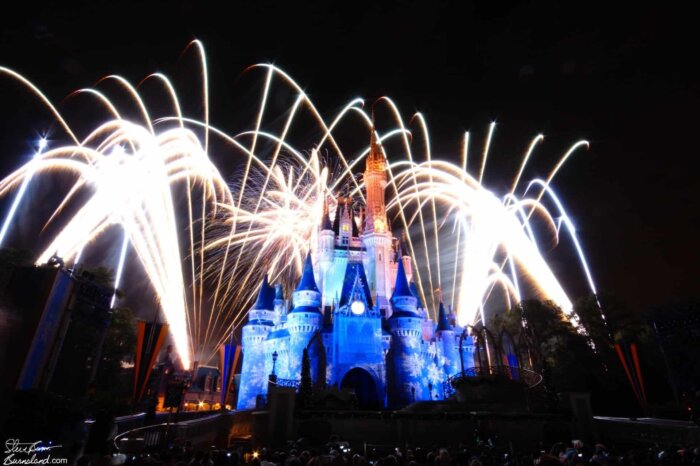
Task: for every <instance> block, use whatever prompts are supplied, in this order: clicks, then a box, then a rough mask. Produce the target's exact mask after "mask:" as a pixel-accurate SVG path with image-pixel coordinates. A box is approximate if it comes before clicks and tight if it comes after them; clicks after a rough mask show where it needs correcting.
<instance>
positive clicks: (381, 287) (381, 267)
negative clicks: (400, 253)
mask: <svg viewBox="0 0 700 466" xmlns="http://www.w3.org/2000/svg"><path fill="white" fill-rule="evenodd" d="M364 183H365V191H366V193H367V196H366V201H367V210H366V212H365V225H364V233H363V235H362V242H363V243H364V246H365V248H366V250H367V257H366V264H365V265H366V267H365V268H366V270H367V273H368V275H369V276H368V277H367V278H368V280H369V285H370V289H372V290H373V293H374V295H373V296H372V297H373V299H374V302H375V304H376V305H377V307H378V308H379V309H384V310H385V311H387V312H388V311H389V301H388V297H389V295H390V293H391V280H390V274H389V271H390V264H391V261H392V260H393V258H392V248H391V231H390V228H389V223H388V222H387V216H386V205H385V203H384V190H385V189H386V184H387V180H386V160H385V158H384V152H383V151H382V147H381V145H380V144H379V143H378V142H377V139H376V134H375V131H374V126H372V130H371V135H370V150H369V155H368V156H367V162H366V165H365V172H364Z"/></svg>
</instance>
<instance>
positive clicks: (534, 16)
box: [0, 1, 700, 308]
mask: <svg viewBox="0 0 700 466" xmlns="http://www.w3.org/2000/svg"><path fill="white" fill-rule="evenodd" d="M62 3H63V2H62ZM223 3H225V2H210V3H209V2H182V1H173V2H150V3H148V4H142V3H141V2H135V1H120V2H115V1H85V2H78V3H75V4H73V6H66V5H63V4H62V5H61V6H59V5H58V2H56V4H55V5H51V6H43V5H42V4H40V3H36V2H24V3H21V4H20V5H19V7H20V9H23V11H21V12H19V13H17V14H10V13H8V12H7V11H4V12H3V15H2V17H1V18H0V25H1V28H2V29H1V30H0V64H3V65H6V66H9V67H11V68H13V69H16V70H18V71H20V72H22V73H23V74H25V75H26V76H27V77H29V78H30V79H32V80H33V81H34V82H35V83H36V84H37V85H38V86H39V87H40V88H41V89H43V90H44V91H45V92H46V93H47V94H49V96H50V97H51V98H53V99H55V100H60V99H61V98H62V97H64V96H65V95H66V94H67V93H69V92H70V91H72V90H74V89H77V88H79V87H83V86H90V85H92V84H93V83H94V82H95V81H96V80H97V79H98V78H100V77H101V76H103V75H105V74H110V73H119V74H123V75H125V76H127V77H129V78H130V79H132V80H133V81H138V80H139V79H140V78H142V77H143V76H145V75H146V74H147V73H149V72H152V71H154V70H163V71H166V72H170V71H174V70H177V68H176V67H175V64H176V62H177V61H178V56H179V54H180V52H181V51H182V50H183V49H184V47H185V46H186V44H187V43H188V42H189V41H190V40H191V39H192V38H195V37H196V38H199V39H201V40H202V41H203V42H204V44H205V46H206V49H207V52H208V57H209V65H210V66H209V69H210V75H211V94H212V96H215V97H213V99H212V100H213V103H212V105H213V110H212V115H213V116H212V121H213V123H214V124H216V125H218V126H220V127H222V128H225V129H239V128H236V122H235V121H234V118H233V117H232V116H231V115H232V113H235V111H234V109H236V103H237V102H236V95H235V92H234V91H233V89H235V87H236V86H240V85H241V82H240V79H241V78H240V74H241V72H242V71H243V69H244V68H245V67H246V66H248V65H250V64H253V63H258V62H274V63H275V64H277V65H279V66H281V67H282V68H284V69H285V70H287V71H288V72H289V73H290V74H291V75H292V76H294V77H295V79H296V80H297V82H299V83H301V85H302V86H304V88H305V89H306V90H307V91H308V92H309V93H310V95H311V96H312V98H313V99H314V101H315V102H316V103H317V104H318V105H319V106H320V108H321V110H322V112H323V113H324V114H325V115H331V114H332V113H333V112H334V111H336V110H337V109H338V108H339V107H340V106H342V105H344V104H345V103H346V102H347V101H348V100H349V99H351V98H353V97H355V96H357V95H361V96H364V97H367V98H370V99H373V98H376V97H377V96H380V95H383V94H387V95H390V96H392V97H393V98H394V99H395V100H396V101H397V102H398V104H399V105H400V107H401V108H402V110H403V111H404V113H406V114H408V113H410V112H412V111H414V110H419V111H421V112H423V113H424V114H425V116H426V117H427V119H428V122H429V125H430V128H431V133H432V140H433V145H434V152H435V154H436V156H437V157H441V156H444V157H448V158H450V157H451V158H454V156H453V155H451V154H455V153H458V150H459V146H460V143H461V138H462V134H463V132H464V131H465V130H471V131H473V133H474V136H475V137H476V138H477V140H478V141H479V143H478V145H475V146H473V149H474V153H476V149H480V147H481V141H482V138H483V137H484V135H485V132H486V129H487V127H488V124H489V122H490V121H492V120H494V119H495V120H496V121H497V122H498V126H497V130H496V137H495V138H494V143H493V146H492V151H491V155H490V158H491V160H492V162H491V164H490V165H489V169H488V170H487V173H486V178H485V179H486V184H487V185H488V186H490V187H493V188H494V189H496V190H497V191H498V190H501V189H503V188H504V187H505V186H506V183H508V182H509V181H510V180H511V178H512V175H513V174H514V173H515V170H516V169H517V164H518V162H519V160H520V157H521V156H522V154H523V152H524V150H525V149H526V147H527V144H528V143H529V141H530V139H531V138H532V137H533V136H534V135H536V134H537V133H539V132H543V133H544V134H545V138H546V139H545V143H544V144H543V145H542V146H541V149H540V151H538V156H537V157H538V159H537V160H536V161H535V162H534V163H533V165H532V169H531V171H530V172H528V173H527V175H528V177H534V176H544V175H545V173H546V168H547V167H550V166H551V165H552V163H553V161H554V160H555V158H556V156H557V155H560V154H562V153H563V152H564V151H565V150H566V149H567V147H568V146H569V145H570V144H572V143H573V142H575V141H576V140H578V139H580V138H585V139H588V140H590V141H591V149H590V150H589V151H587V152H585V151H584V152H581V153H579V154H577V155H576V157H574V158H573V159H572V160H571V161H570V162H569V163H568V165H567V166H566V168H565V169H564V170H562V172H561V174H560V176H559V178H558V179H557V181H556V183H555V185H556V186H557V188H558V191H559V194H560V195H561V196H562V197H563V199H564V200H565V201H566V203H567V205H568V207H569V211H570V214H571V216H572V217H573V219H574V222H575V223H576V225H577V226H578V228H579V231H580V237H581V241H582V243H583V245H584V247H585V249H586V250H587V251H588V254H589V256H590V262H591V266H592V269H593V273H594V275H595V277H596V279H597V281H598V283H599V287H600V288H601V289H605V290H608V291H611V292H613V293H615V294H617V295H618V296H620V297H621V298H622V299H623V300H624V301H626V302H627V303H628V304H629V305H631V306H635V307H639V308H645V307H647V306H648V305H651V304H659V303H664V302H666V301H668V300H670V299H672V298H678V297H688V296H695V297H697V296H698V294H699V293H698V290H697V284H698V281H699V279H700V272H699V271H698V263H699V261H700V253H699V250H700V249H699V248H698V243H697V241H698V238H699V237H700V218H698V204H697V199H698V196H699V195H700V183H698V182H697V181H696V179H697V174H696V171H695V170H694V168H695V166H696V165H697V164H696V160H697V156H698V144H697V138H696V135H697V133H698V127H699V125H698V123H700V120H699V119H698V117H697V112H698V109H699V108H700V84H699V82H700V80H698V74H697V73H696V70H695V68H696V66H695V63H694V62H695V61H696V60H697V51H698V50H699V48H698V45H699V44H698V42H699V41H698V39H697V34H696V33H695V32H694V30H695V28H696V25H695V23H694V16H693V15H692V14H691V13H690V12H689V11H683V10H681V9H680V8H677V9H673V8H671V7H667V6H659V5H655V6H643V5H640V4H639V3H629V4H626V5H621V4H617V2H600V3H597V2H559V1H544V2H521V3H518V4H515V5H514V6H505V3H506V2H495V3H498V5H492V3H494V2H479V5H477V4H475V3H472V2H465V1H455V2H446V1H430V2H427V1H426V2H411V1H403V2H366V3H365V2H355V1H353V2H328V1H312V2H303V3H301V2H285V1H280V2H269V1H255V2H245V3H244V2H235V3H236V6H235V7H230V8H226V9H222V7H221V4H223ZM228 3H234V2H228ZM501 3H503V4H501ZM180 72H181V70H180ZM247 82H252V81H247ZM0 97H1V98H2V101H0V115H1V117H0V118H1V120H0V121H2V122H3V125H2V129H0V136H1V137H2V140H1V148H2V162H1V165H2V167H1V168H2V170H3V173H6V172H7V171H8V170H9V169H11V168H12V167H16V166H17V165H18V164H19V163H20V161H21V160H22V159H23V157H26V154H27V153H28V152H29V150H28V141H29V140H30V139H31V135H32V131H38V130H41V129H42V128H44V127H45V125H46V124H47V123H46V121H48V120H47V119H46V117H45V116H43V115H41V113H40V112H38V111H37V106H36V105H34V106H28V105H24V104H25V102H26V101H27V100H28V99H29V97H28V96H27V95H26V94H22V93H21V92H20V91H19V88H18V87H17V86H10V85H9V84H8V81H7V80H6V79H3V80H2V81H0ZM42 118H43V120H42ZM42 122H43V123H42ZM42 125H43V126H42ZM472 170H473V171H476V170H477V167H476V165H473V166H472ZM569 250H570V248H569ZM551 259H552V262H553V267H554V268H555V270H557V271H558V272H560V273H562V274H564V275H565V276H566V277H567V278H566V281H567V282H569V283H567V285H568V286H567V288H568V289H569V290H571V294H572V295H573V296H575V295H577V294H580V293H581V292H583V290H584V287H583V286H582V284H583V277H582V275H578V272H577V270H578V269H577V265H576V264H575V262H574V261H573V256H572V255H571V254H569V253H567V252H566V251H562V252H558V253H556V254H554V255H552V257H551Z"/></svg>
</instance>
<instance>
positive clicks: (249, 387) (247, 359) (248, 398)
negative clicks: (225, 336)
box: [236, 275, 275, 409]
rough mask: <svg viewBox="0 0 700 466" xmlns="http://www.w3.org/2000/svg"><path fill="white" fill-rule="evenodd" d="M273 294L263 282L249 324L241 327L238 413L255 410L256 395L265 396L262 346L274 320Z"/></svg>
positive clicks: (265, 366) (265, 382) (264, 357)
mask: <svg viewBox="0 0 700 466" xmlns="http://www.w3.org/2000/svg"><path fill="white" fill-rule="evenodd" d="M274 301H275V290H274V288H272V287H270V285H269V284H268V282H267V275H265V278H264V279H263V282H262V286H261V287H260V291H259V292H258V299H257V300H256V301H255V304H254V305H253V307H252V308H251V309H250V311H249V312H248V323H246V324H245V325H244V326H243V335H242V336H243V347H242V349H243V366H242V368H241V383H240V389H239V392H238V403H237V405H236V408H237V409H252V408H255V400H256V398H257V396H258V395H264V394H266V393H267V377H268V374H269V370H268V367H267V366H268V361H266V356H265V347H264V342H265V339H266V338H267V335H268V333H270V330H271V329H272V326H273V319H274V318H275V310H274V309H275V302H274Z"/></svg>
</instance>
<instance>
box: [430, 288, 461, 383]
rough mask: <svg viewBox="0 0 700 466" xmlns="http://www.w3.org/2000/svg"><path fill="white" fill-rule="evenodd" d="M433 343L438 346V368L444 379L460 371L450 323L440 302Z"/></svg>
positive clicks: (457, 350) (457, 352)
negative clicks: (439, 356)
mask: <svg viewBox="0 0 700 466" xmlns="http://www.w3.org/2000/svg"><path fill="white" fill-rule="evenodd" d="M435 342H436V343H437V345H438V354H441V356H442V357H441V358H439V362H440V366H441V367H440V368H441V369H442V371H443V372H444V374H445V376H446V377H449V376H451V375H454V374H456V373H458V372H459V371H460V367H459V349H458V347H457V343H456V341H455V332H454V328H453V327H452V325H450V321H449V320H448V319H447V313H446V312H445V306H444V305H443V304H442V302H440V308H439V310H438V321H437V325H436V326H435Z"/></svg>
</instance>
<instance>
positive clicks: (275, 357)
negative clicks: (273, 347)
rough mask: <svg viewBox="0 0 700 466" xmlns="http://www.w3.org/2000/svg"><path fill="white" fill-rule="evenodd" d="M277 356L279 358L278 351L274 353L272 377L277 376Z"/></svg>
mask: <svg viewBox="0 0 700 466" xmlns="http://www.w3.org/2000/svg"><path fill="white" fill-rule="evenodd" d="M277 356H278V354H277V351H275V352H274V353H272V375H276V374H275V366H276V365H277Z"/></svg>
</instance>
